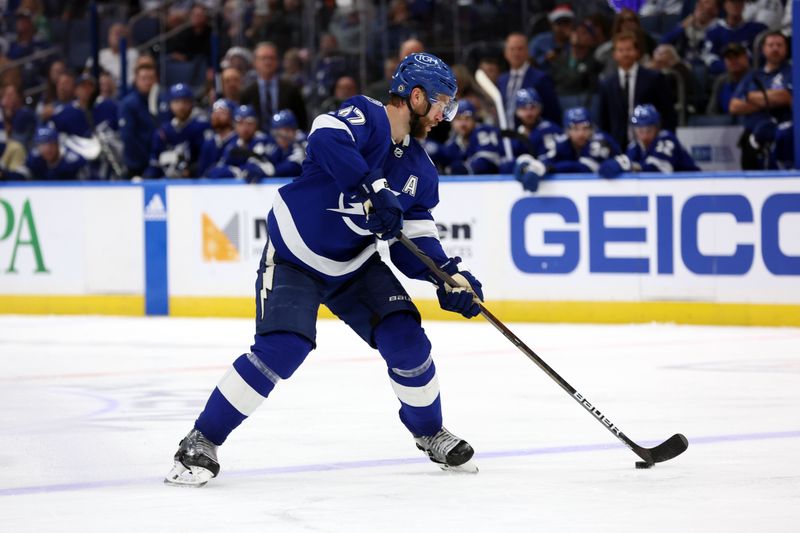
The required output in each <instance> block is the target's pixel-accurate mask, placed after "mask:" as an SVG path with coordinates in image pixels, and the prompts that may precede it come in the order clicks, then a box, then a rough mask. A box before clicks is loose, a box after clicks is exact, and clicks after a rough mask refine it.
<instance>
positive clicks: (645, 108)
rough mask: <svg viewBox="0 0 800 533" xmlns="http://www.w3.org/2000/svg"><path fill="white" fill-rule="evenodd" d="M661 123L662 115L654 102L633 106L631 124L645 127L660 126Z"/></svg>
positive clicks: (635, 126)
mask: <svg viewBox="0 0 800 533" xmlns="http://www.w3.org/2000/svg"><path fill="white" fill-rule="evenodd" d="M660 123H661V115H659V113H658V111H657V110H656V108H655V106H654V105H653V104H642V105H637V106H636V107H635V108H633V115H631V124H632V125H633V127H634V128H637V127H638V128H643V127H646V126H658V125H659V124H660Z"/></svg>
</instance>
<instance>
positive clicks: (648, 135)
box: [633, 126, 658, 148]
mask: <svg viewBox="0 0 800 533" xmlns="http://www.w3.org/2000/svg"><path fill="white" fill-rule="evenodd" d="M633 133H634V135H636V141H637V142H638V143H639V144H641V145H642V146H644V147H645V148H647V147H648V146H650V145H651V144H653V141H655V140H656V135H658V128H657V127H656V126H643V127H641V128H633Z"/></svg>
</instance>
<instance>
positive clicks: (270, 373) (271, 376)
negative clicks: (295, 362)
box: [247, 352, 281, 385]
mask: <svg viewBox="0 0 800 533" xmlns="http://www.w3.org/2000/svg"><path fill="white" fill-rule="evenodd" d="M247 360H248V361H250V363H251V364H252V365H253V366H254V367H256V368H257V369H258V371H259V372H261V373H262V374H264V376H265V377H266V378H267V379H268V380H270V381H271V382H272V383H274V384H276V385H277V384H278V382H279V381H280V380H281V377H280V376H279V375H278V374H276V373H275V371H274V370H272V369H271V368H270V367H268V366H267V365H265V364H264V361H262V360H261V359H259V358H258V357H257V356H256V354H254V353H253V352H250V353H248V354H247Z"/></svg>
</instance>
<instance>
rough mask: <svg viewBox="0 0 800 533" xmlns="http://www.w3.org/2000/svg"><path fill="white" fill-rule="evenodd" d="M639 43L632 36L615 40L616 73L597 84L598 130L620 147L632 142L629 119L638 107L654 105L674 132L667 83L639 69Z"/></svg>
mask: <svg viewBox="0 0 800 533" xmlns="http://www.w3.org/2000/svg"><path fill="white" fill-rule="evenodd" d="M639 42H640V41H639V39H637V37H636V34H634V33H632V32H621V33H618V34H616V35H615V36H614V60H615V62H616V64H617V65H618V67H617V69H616V71H615V72H614V73H613V74H611V75H610V76H608V77H606V78H603V79H602V80H601V81H600V90H599V94H600V117H599V120H598V125H599V126H600V129H602V130H604V131H607V132H608V133H609V134H610V135H611V136H612V137H613V138H614V140H615V141H616V142H617V144H619V145H620V146H627V145H628V143H629V142H630V141H632V140H633V132H632V131H631V128H630V117H631V115H632V114H633V108H634V107H636V106H637V105H639V104H654V105H655V107H656V109H657V110H658V111H659V113H661V116H662V117H664V127H665V128H666V129H667V130H670V131H674V130H675V126H676V117H675V112H674V100H673V95H672V94H670V90H669V83H667V81H666V80H665V78H664V75H663V74H662V73H660V72H656V71H654V70H650V69H648V68H644V67H641V66H640V65H639V60H640V58H641V56H642V53H641V50H640V48H639Z"/></svg>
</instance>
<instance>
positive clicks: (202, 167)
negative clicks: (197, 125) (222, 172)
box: [196, 130, 237, 177]
mask: <svg viewBox="0 0 800 533" xmlns="http://www.w3.org/2000/svg"><path fill="white" fill-rule="evenodd" d="M236 139H237V137H236V133H235V132H234V131H233V130H231V131H230V132H229V133H228V134H227V135H225V136H221V135H220V134H218V133H213V132H212V130H207V131H206V138H205V140H204V141H203V146H202V147H201V148H200V159H199V160H198V161H197V171H196V174H197V176H198V177H204V176H205V175H206V174H207V173H208V171H209V170H211V169H212V168H213V167H214V166H215V165H216V164H217V163H218V162H219V161H220V160H221V159H222V154H224V153H225V150H226V149H227V148H228V146H230V145H231V144H233V143H235V142H236Z"/></svg>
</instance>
